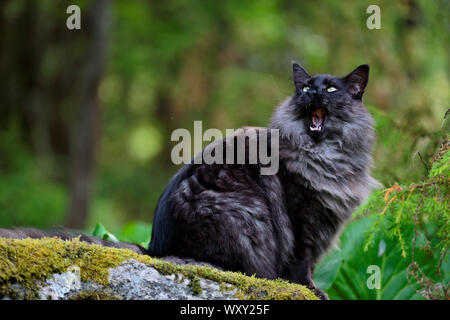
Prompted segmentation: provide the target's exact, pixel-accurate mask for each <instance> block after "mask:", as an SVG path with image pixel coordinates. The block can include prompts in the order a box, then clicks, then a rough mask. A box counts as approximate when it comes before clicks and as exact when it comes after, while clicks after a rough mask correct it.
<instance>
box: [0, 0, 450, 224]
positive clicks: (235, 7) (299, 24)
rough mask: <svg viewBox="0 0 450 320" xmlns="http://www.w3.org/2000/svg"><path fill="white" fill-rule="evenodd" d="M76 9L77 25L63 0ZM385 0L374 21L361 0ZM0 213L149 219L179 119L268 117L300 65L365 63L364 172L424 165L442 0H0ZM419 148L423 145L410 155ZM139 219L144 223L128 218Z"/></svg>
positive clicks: (34, 220)
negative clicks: (368, 121)
mask: <svg viewBox="0 0 450 320" xmlns="http://www.w3.org/2000/svg"><path fill="white" fill-rule="evenodd" d="M70 4H78V5H79V6H80V7H81V30H68V29H67V27H66V19H67V18H68V17H69V14H67V13H66V8H67V6H69V5H70ZM371 4H377V5H378V6H379V7H380V8H381V29H380V30H369V29H368V28H367V27H366V20H367V18H368V17H369V14H367V13H366V8H367V7H368V6H369V5H371ZM0 6H1V7H0V48H1V50H0V74H1V80H0V81H1V85H0V99H1V104H0V226H1V227H4V226H6V227H8V226H12V225H33V226H37V227H49V226H54V225H66V226H69V227H72V228H77V229H85V230H88V229H90V228H92V227H93V226H94V225H95V224H96V222H98V221H101V222H102V223H103V224H104V225H105V226H106V227H107V228H108V229H111V230H114V231H118V230H123V229H124V228H125V229H126V228H127V227H129V228H138V229H139V228H140V230H143V232H149V230H150V229H149V228H150V225H149V224H150V223H151V221H152V218H153V210H154V208H155V205H156V202H157V200H158V197H159V195H160V194H161V192H162V190H163V189H164V187H165V186H166V184H167V182H168V181H169V179H170V177H171V175H172V174H173V173H174V172H176V170H177V169H178V167H177V166H175V165H173V164H172V162H171V160H170V151H171V148H172V147H173V146H174V145H175V144H176V142H171V141H170V134H171V132H172V131H173V130H174V129H176V128H186V129H188V130H189V131H191V132H192V131H193V121H194V120H202V121H203V128H204V130H205V129H206V128H212V127H214V128H219V129H221V130H225V129H226V128H238V127H240V126H243V125H251V126H265V125H267V124H268V121H269V118H270V115H271V113H272V111H273V110H274V108H275V106H276V105H277V104H278V103H280V102H281V101H282V100H284V98H285V97H287V96H289V95H291V94H292V93H293V85H292V81H291V61H292V60H296V61H298V62H300V63H301V64H303V66H304V67H305V68H306V69H307V70H308V71H309V72H310V73H311V74H316V73H331V74H335V75H340V76H343V75H346V74H347V73H349V72H350V71H351V70H353V69H354V68H355V67H356V66H358V65H359V64H362V63H368V64H370V66H371V71H370V72H371V73H370V79H369V85H368V88H367V90H366V94H365V98H364V101H365V104H366V105H367V106H369V108H370V110H371V112H372V113H373V115H374V117H375V119H376V121H377V135H378V142H377V146H376V150H375V169H374V176H375V177H376V178H377V179H379V180H380V181H381V182H382V183H383V184H384V185H385V186H390V185H392V184H393V183H394V182H398V183H403V184H407V183H409V182H411V181H415V180H416V179H418V178H419V177H421V176H423V175H424V173H425V172H426V170H427V165H429V164H430V162H431V157H432V155H433V154H434V153H435V152H436V150H437V148H438V147H439V141H440V138H441V136H440V135H439V134H438V131H439V130H441V126H442V123H443V118H444V114H445V111H446V110H447V108H448V105H449V101H450V95H449V92H450V90H449V89H450V81H449V55H448V52H449V43H450V41H449V40H450V39H449V28H450V23H449V16H448V13H449V12H450V6H449V2H448V1H444V0H442V1H425V0H422V1H421V0H408V1H338V0H335V1H332V0H326V1H325V0H320V1H284V0H278V1H264V0H261V1H237V0H232V1H223V2H218V1H173V0H170V1H107V0H98V1H70V2H69V1H53V0H47V1H46V0H39V1H29V0H3V1H2V2H1V5H0ZM417 152H420V157H422V159H423V162H424V163H425V164H424V163H422V161H420V159H419V156H416V157H413V156H414V155H415V154H416V153H417ZM135 221H141V222H140V223H135Z"/></svg>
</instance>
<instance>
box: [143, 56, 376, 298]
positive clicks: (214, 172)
mask: <svg viewBox="0 0 450 320" xmlns="http://www.w3.org/2000/svg"><path fill="white" fill-rule="evenodd" d="M368 76H369V66H368V65H361V66H359V67H357V68H356V69H355V70H354V71H352V72H351V73H350V74H349V75H347V76H346V77H342V78H340V77H335V76H331V75H315V76H310V75H309V74H308V72H307V71H306V70H305V69H304V68H303V67H302V66H301V65H299V64H298V63H295V62H294V63H293V80H294V88H295V92H294V94H293V96H292V97H290V98H288V99H286V100H285V101H284V102H283V103H282V104H281V105H280V106H279V107H278V108H277V109H276V111H275V113H274V115H273V117H272V120H271V122H270V125H269V129H278V130H279V151H278V152H279V161H280V164H279V167H280V169H279V171H278V172H277V173H276V174H274V175H262V174H261V165H260V164H240V165H229V164H210V165H207V164H194V162H193V161H192V162H191V163H190V164H186V165H185V166H184V167H183V168H181V170H180V171H179V172H178V173H177V174H176V175H175V176H174V177H173V178H172V180H171V182H170V183H169V185H168V186H167V188H166V189H165V190H164V192H163V194H162V196H161V198H160V200H159V203H158V205H157V208H156V211H155V217H154V224H153V233H152V239H151V243H150V246H149V254H151V255H154V256H157V257H166V256H175V257H182V258H191V259H195V260H199V261H206V262H209V263H212V264H214V265H217V266H220V267H222V268H223V269H226V270H232V271H240V272H243V273H245V274H248V275H256V276H257V277H264V278H269V279H275V278H283V279H287V280H289V281H292V282H296V283H300V284H304V285H306V286H307V287H309V288H311V289H313V290H314V291H315V292H316V293H317V294H318V296H319V297H321V298H323V299H326V298H327V295H326V294H325V293H324V292H322V291H321V290H320V289H319V288H317V287H316V285H315V284H314V281H313V272H314V266H315V264H316V263H317V261H318V260H319V258H320V257H321V256H322V255H323V253H325V252H326V250H327V249H328V248H329V247H330V246H331V245H332V244H333V241H334V239H335V238H336V237H337V235H338V234H339V231H340V230H341V228H342V227H343V225H344V224H345V222H346V221H347V220H348V219H349V218H350V216H351V214H352V212H353V211H354V210H355V209H356V208H357V207H358V206H359V205H360V204H361V203H363V202H364V200H365V199H366V198H367V196H368V195H369V194H370V192H371V189H373V188H375V187H377V186H378V182H377V181H376V180H375V179H374V178H372V177H371V176H370V168H371V166H372V158H371V152H372V146H373V144H374V139H375V137H374V129H373V119H372V117H371V115H370V113H369V111H368V110H367V109H366V108H365V106H364V104H363V102H362V97H363V93H364V90H365V88H366V86H367V82H368ZM262 130H265V129H263V128H262V129H260V130H259V132H261V131H262ZM259 132H257V133H256V135H257V138H261V135H260V133H259ZM266 136H269V138H268V139H270V137H271V136H270V134H268V135H267V134H266ZM235 138H236V137H231V138H227V139H228V140H229V139H235ZM227 139H225V140H227ZM226 143H227V142H226V141H225V142H224V148H225V145H226ZM225 149H226V148H225ZM224 152H225V151H224ZM246 152H248V150H246ZM246 157H247V158H248V154H247V156H246Z"/></svg>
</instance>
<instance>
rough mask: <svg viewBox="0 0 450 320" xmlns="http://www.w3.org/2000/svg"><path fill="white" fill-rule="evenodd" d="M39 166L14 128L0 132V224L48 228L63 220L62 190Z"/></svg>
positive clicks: (64, 195) (63, 195) (64, 197)
mask: <svg viewBox="0 0 450 320" xmlns="http://www.w3.org/2000/svg"><path fill="white" fill-rule="evenodd" d="M40 165H42V163H37V161H36V160H35V159H33V157H32V155H31V153H30V152H29V151H28V150H27V149H26V147H25V146H24V145H23V144H22V143H21V141H20V139H19V137H18V136H17V131H16V130H15V128H13V127H12V128H10V129H9V130H6V131H3V132H2V131H0V226H27V225H32V226H36V227H49V226H54V225H57V224H60V223H61V222H62V221H63V219H64V215H65V211H66V206H67V197H66V193H65V192H64V189H63V187H62V186H61V185H60V184H59V183H57V182H54V181H52V180H51V179H49V177H48V176H46V174H45V173H44V172H42V170H41V169H40V168H41V167H40ZM43 217H45V219H43Z"/></svg>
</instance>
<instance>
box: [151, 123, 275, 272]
mask: <svg viewBox="0 0 450 320" xmlns="http://www.w3.org/2000/svg"><path fill="white" fill-rule="evenodd" d="M247 129H248V128H246V129H245V130H247ZM257 130H260V129H259V128H258V129H257ZM257 130H256V131H257ZM256 131H254V132H256ZM243 132H245V131H243ZM252 134H253V133H252ZM230 139H237V137H236V136H232V137H228V138H225V139H224V140H223V141H220V142H218V143H221V144H222V145H223V148H224V150H225V149H226V147H227V143H229V142H230ZM251 139H252V137H251V136H250V137H249V139H248V141H250V140H251ZM248 141H247V143H246V150H247V151H248ZM234 142H237V140H235V141H234ZM235 148H237V146H236V145H235ZM235 151H236V152H237V149H235ZM246 153H247V152H246ZM247 156H248V154H247ZM246 160H248V158H247V157H246ZM195 162H197V163H195ZM198 162H199V161H195V158H194V159H193V161H192V162H191V163H189V164H186V165H185V166H183V168H181V169H180V171H179V172H178V173H177V174H176V175H175V176H174V177H173V178H172V180H171V182H170V183H169V185H168V186H167V188H166V189H165V191H164V192H163V194H162V196H161V198H160V201H159V203H158V206H157V209H156V212H155V219H154V226H153V233H152V241H151V244H150V254H152V255H157V256H167V255H175V256H179V257H186V258H194V259H198V260H201V261H206V262H210V263H214V264H217V265H219V266H222V267H224V268H226V269H228V270H236V271H243V272H246V273H248V274H253V273H255V274H257V275H258V276H261V277H267V278H275V277H276V276H277V274H278V272H279V270H277V268H278V267H277V260H278V258H279V254H278V253H277V242H278V240H277V234H276V233H277V232H276V230H275V229H276V226H275V225H274V224H275V223H279V221H276V222H275V221H274V218H276V217H274V214H277V213H274V208H273V205H274V204H273V203H277V204H276V205H278V206H282V204H283V202H284V200H283V199H282V193H281V185H280V183H279V181H278V177H277V175H272V176H262V175H261V167H260V165H258V164H249V163H248V162H246V163H244V164H217V163H214V164H206V163H198ZM269 185H270V186H269ZM268 187H270V188H271V190H270V191H269V190H267V189H268ZM268 193H270V194H269V195H268ZM271 197H272V198H271ZM273 198H275V199H273ZM275 211H276V209H275ZM278 211H279V212H283V211H284V210H283V209H279V210H278ZM277 220H280V219H277Z"/></svg>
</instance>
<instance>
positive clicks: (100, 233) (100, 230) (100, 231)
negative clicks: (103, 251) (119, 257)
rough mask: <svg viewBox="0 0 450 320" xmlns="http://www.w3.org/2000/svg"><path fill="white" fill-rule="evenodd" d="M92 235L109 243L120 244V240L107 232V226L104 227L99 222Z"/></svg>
mask: <svg viewBox="0 0 450 320" xmlns="http://www.w3.org/2000/svg"><path fill="white" fill-rule="evenodd" d="M92 235H93V236H94V237H97V238H100V239H103V240H107V241H112V242H116V243H117V242H119V240H118V239H117V238H116V237H115V236H114V235H113V234H112V233H110V232H109V231H108V230H106V228H105V226H104V225H102V224H101V223H100V222H98V223H97V224H96V225H95V228H94V231H92Z"/></svg>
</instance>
